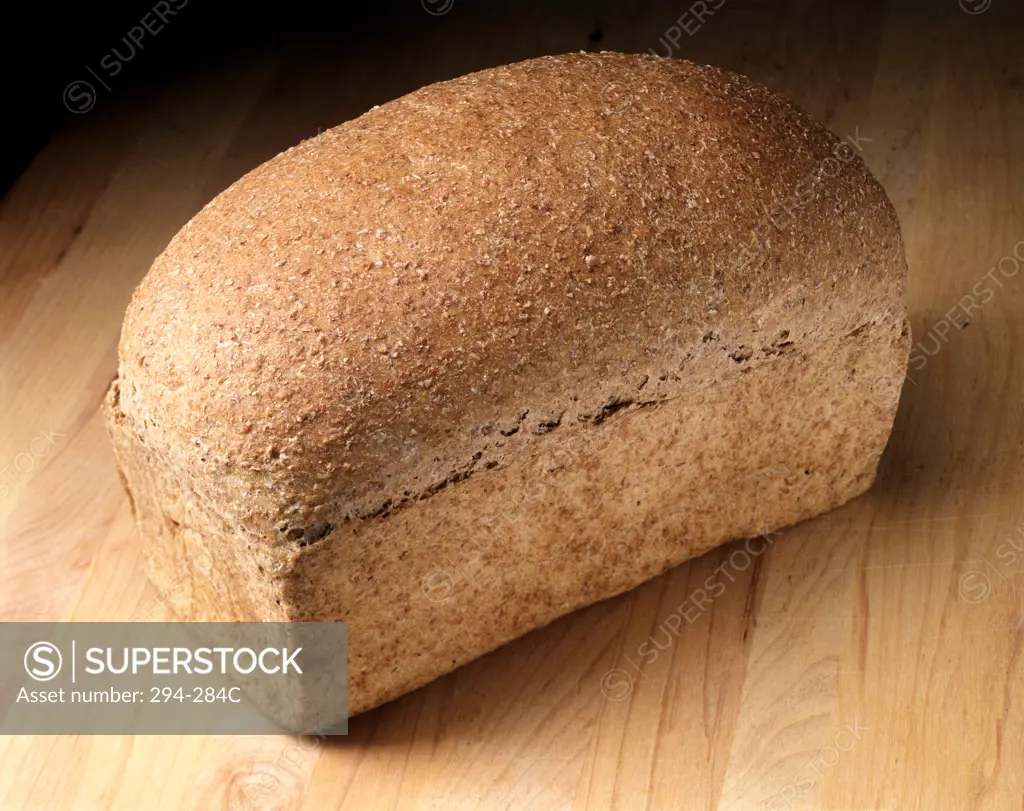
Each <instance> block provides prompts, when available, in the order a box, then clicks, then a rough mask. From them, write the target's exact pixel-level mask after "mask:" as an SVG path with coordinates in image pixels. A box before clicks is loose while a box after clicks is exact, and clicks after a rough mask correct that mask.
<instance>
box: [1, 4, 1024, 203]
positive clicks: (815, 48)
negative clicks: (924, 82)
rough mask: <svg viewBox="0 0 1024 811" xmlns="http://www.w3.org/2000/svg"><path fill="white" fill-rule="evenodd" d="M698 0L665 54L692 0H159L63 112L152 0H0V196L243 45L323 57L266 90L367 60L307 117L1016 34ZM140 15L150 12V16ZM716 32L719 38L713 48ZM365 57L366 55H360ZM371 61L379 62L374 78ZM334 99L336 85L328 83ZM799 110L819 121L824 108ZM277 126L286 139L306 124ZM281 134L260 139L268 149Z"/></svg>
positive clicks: (944, 17) (997, 7) (757, 71)
mask: <svg viewBox="0 0 1024 811" xmlns="http://www.w3.org/2000/svg"><path fill="white" fill-rule="evenodd" d="M182 2H184V6H181V4H182ZM705 2H706V5H707V6H710V7H712V8H715V11H714V14H713V16H711V17H709V18H708V19H707V20H706V21H705V23H704V24H703V25H702V26H700V30H699V31H698V32H697V33H696V34H691V35H683V36H682V37H681V38H680V39H679V41H678V44H677V45H676V46H674V47H673V49H672V52H671V53H670V54H669V53H666V49H665V47H664V43H663V40H662V39H661V38H662V37H663V35H664V34H665V32H666V30H667V29H669V28H670V27H671V26H672V25H673V24H674V23H676V22H677V21H678V20H679V19H680V18H682V17H683V16H684V15H687V14H688V10H689V9H691V8H692V7H693V6H694V2H693V0H679V2H672V3H665V2H652V1H651V0H639V1H638V2H630V0H365V2H344V0H342V1H341V2H335V3H322V4H316V3H280V2H279V3H274V4H267V5H260V4H257V3H243V2H211V0H167V4H168V5H170V6H172V7H179V8H177V13H176V14H175V15H174V16H173V17H168V18H167V20H166V23H163V24H162V25H163V27H162V29H161V30H159V31H158V32H157V33H156V34H148V33H147V34H145V35H144V36H143V37H142V40H141V43H140V46H141V47H139V48H137V49H136V50H135V53H134V54H133V55H132V56H131V58H130V59H129V60H126V61H125V62H124V63H123V64H122V66H121V67H122V69H121V70H120V71H119V72H118V74H117V75H116V76H114V77H109V89H105V88H102V87H99V86H97V87H96V90H97V99H96V104H95V107H94V108H90V109H89V110H88V111H87V112H86V113H83V114H81V115H74V114H72V113H71V112H69V109H68V106H66V105H65V103H64V93H65V90H66V89H67V88H68V87H69V85H70V84H71V83H72V82H75V81H78V80H83V79H84V80H87V81H90V82H92V83H93V84H94V85H97V81H96V79H95V78H93V77H92V76H91V75H90V73H89V70H90V69H92V70H93V71H94V72H97V73H100V74H101V78H103V76H102V69H101V68H100V63H101V60H103V59H104V57H105V56H108V55H110V54H111V53H112V50H113V49H114V48H117V49H119V51H118V52H119V53H121V54H126V55H127V54H131V50H130V47H129V46H128V45H126V44H125V37H126V35H127V34H128V32H129V31H131V30H132V29H133V28H134V27H136V26H138V25H139V24H140V21H141V20H142V19H143V17H145V16H146V15H147V13H148V12H152V10H153V9H154V7H155V6H157V5H159V3H158V2H157V0H143V2H131V3H124V2H122V3H115V4H110V5H100V4H78V5H71V4H68V5H51V4H47V3H43V2H38V3H36V4H25V3H23V4H20V5H17V6H5V7H4V10H3V11H2V12H0V14H2V20H3V22H2V23H0V61H2V62H3V64H4V72H3V73H4V78H5V79H6V88H5V89H6V104H5V105H4V106H3V107H2V108H0V109H2V110H3V112H2V115H3V118H4V126H3V146H4V148H3V153H2V155H3V157H2V159H0V196H2V195H3V194H4V193H5V192H6V191H7V190H8V189H9V188H10V187H11V185H12V184H13V183H14V182H15V180H16V179H17V177H18V176H19V175H20V174H21V172H23V171H24V169H25V167H26V166H27V165H28V164H29V163H30V162H31V161H32V159H33V157H34V156H35V155H36V154H37V153H38V151H39V150H40V149H41V148H42V146H43V145H45V143H46V142H47V141H48V140H49V139H50V138H51V137H52V136H53V134H54V132H56V131H57V130H58V129H59V128H60V127H62V126H65V125H67V124H73V123H75V122H74V119H76V118H84V117H91V116H95V115H97V111H100V112H99V114H100V115H104V114H105V112H104V111H107V112H109V111H110V109H111V108H112V107H115V106H117V105H123V106H124V107H130V105H131V104H132V103H133V100H134V101H136V102H137V101H138V100H139V98H140V97H143V98H144V97H145V96H146V95H147V94H151V93H152V92H154V89H155V88H157V87H160V86H163V85H166V83H168V82H175V81H177V80H180V79H182V78H184V77H185V76H186V75H187V74H190V73H191V74H193V75H195V74H196V73H197V72H198V71H209V70H210V68H211V66H214V65H216V64H230V63H231V62H232V61H239V60H240V58H241V57H243V56H245V57H247V58H249V59H251V58H252V57H253V55H254V54H256V55H257V58H259V56H258V55H259V54H260V53H263V52H266V53H268V54H270V53H274V54H280V53H282V49H284V51H286V52H287V53H288V54H289V59H292V60H300V61H301V60H302V59H308V60H311V61H312V62H313V63H314V64H320V65H322V66H323V72H322V73H319V74H317V80H316V81H315V82H313V83H310V82H309V81H308V75H309V71H308V70H307V71H306V75H305V76H304V77H303V78H304V81H305V82H306V85H307V86H306V87H302V86H293V87H292V88H290V89H283V90H282V91H281V92H293V93H299V94H301V93H306V92H308V93H325V92H326V93H332V92H334V90H335V88H332V85H331V82H341V81H346V80H347V81H351V78H350V77H351V76H354V75H355V76H358V75H360V74H361V73H363V74H364V75H365V74H366V73H367V72H369V71H371V70H372V71H375V74H374V76H373V78H374V83H375V85H376V90H375V91H374V93H375V94H376V95H374V93H369V92H368V93H367V94H365V96H363V97H358V93H357V94H356V95H357V98H355V99H353V98H351V95H352V93H351V90H352V89H351V88H349V91H350V92H349V94H348V95H347V96H346V97H345V98H346V99H347V101H346V103H345V106H344V108H343V109H342V108H341V107H339V109H338V115H337V116H336V117H335V120H332V121H324V122H323V123H322V126H333V125H335V124H338V123H340V122H341V121H343V120H345V119H346V118H350V117H354V116H355V115H358V114H360V113H362V112H364V111H365V109H367V108H368V107H370V106H372V105H373V104H378V103H382V102H384V101H387V100H388V99H389V98H394V97H397V96H399V95H402V94H403V93H406V92H410V91H412V90H414V89H416V88H417V87H419V86H420V85H422V84H423V83H424V82H423V78H424V75H427V76H432V78H434V79H436V80H440V79H446V78H451V77H453V76H455V75H458V74H460V73H466V72H470V71H473V70H478V69H481V68H483V67H488V66H491V65H496V64H502V63H507V62H514V61H518V60H520V59H526V58H530V57H532V56H539V55H541V54H545V53H561V52H568V51H577V50H602V49H607V50H620V51H627V52H643V51H646V50H649V49H651V50H654V51H655V52H658V53H661V54H662V55H672V56H678V57H684V58H690V59H693V60H695V61H705V62H714V63H715V64H718V65H719V66H721V67H725V68H729V69H732V70H736V71H739V72H743V73H748V75H750V76H751V77H752V78H754V79H756V80H758V81H760V82H762V83H764V84H766V85H767V86H769V87H771V88H773V89H776V90H779V91H780V92H783V93H784V94H786V93H785V91H786V83H785V82H780V81H778V80H779V79H780V78H783V77H784V76H785V75H787V74H788V75H790V76H792V74H794V73H797V74H798V75H808V74H810V75H811V76H813V77H814V78H813V81H815V82H818V83H821V84H830V83H836V84H837V86H838V85H840V84H841V85H842V92H845V93H854V94H856V93H858V92H862V91H864V90H866V88H865V87H858V85H857V83H858V81H860V79H861V78H863V80H864V81H868V76H869V71H866V70H864V67H865V66H866V65H868V64H869V63H870V61H871V60H872V59H873V57H874V55H875V54H874V53H873V51H874V50H876V49H877V37H875V36H874V34H876V33H877V31H878V30H879V29H881V27H882V25H883V23H884V21H885V19H886V15H889V14H892V13H900V14H904V15H906V14H910V15H913V16H914V17H915V20H914V23H915V25H918V26H919V30H920V37H921V38H922V40H924V39H927V38H928V37H930V36H931V35H932V29H933V27H935V26H936V24H937V23H940V22H945V23H946V24H949V23H952V24H953V25H954V26H955V27H956V29H957V30H958V31H962V33H963V35H964V36H975V35H976V34H977V32H978V31H979V30H981V27H982V26H984V27H985V28H986V29H988V30H1001V31H1003V32H1010V35H1011V36H1019V37H1020V41H1021V43H1022V45H1024V29H1022V25H1024V23H1022V19H1024V15H1022V13H1021V12H1022V10H1024V9H1022V8H1021V7H1022V6H1024V3H1022V2H1021V0H920V2H911V3H909V4H906V3H904V4H900V5H899V11H898V12H894V11H893V9H892V4H890V3H888V2H885V0H865V2H859V1H858V0H830V1H826V2H822V0H705ZM445 4H450V8H449V9H448V10H447V11H446V12H445V13H443V14H430V13H428V11H427V10H426V7H428V6H430V7H432V8H434V9H435V10H436V9H437V8H438V7H439V6H443V5H445ZM965 5H966V6H967V9H970V8H972V7H978V6H983V7H984V11H983V13H981V14H971V13H969V12H967V11H966V10H965V8H964V7H965ZM150 17H151V19H154V20H156V18H155V17H153V16H152V14H151V15H150ZM156 22H157V24H158V25H159V24H161V23H160V22H159V20H156ZM723 40H725V41H727V42H728V46H727V47H722V46H723ZM389 53H391V54H393V55H394V60H393V62H390V63H389V61H388V59H387V58H385V59H384V60H383V62H382V60H381V58H380V56H381V54H384V56H385V57H387V55H388V54H389ZM442 56H443V59H442V58H440V57H442ZM435 61H436V62H437V64H438V65H441V64H443V65H444V67H438V68H437V69H436V71H435V73H436V75H434V74H432V73H431V68H432V67H433V65H432V63H434V62H435ZM411 62H414V63H415V64H417V66H418V69H417V71H416V79H415V81H407V80H406V79H405V76H406V75H407V74H408V72H407V71H406V72H405V73H403V70H402V66H403V65H408V64H410V63H411ZM371 63H372V64H373V67H370V68H367V67H365V65H367V64H371ZM828 63H831V64H833V65H838V72H837V73H836V75H834V76H832V75H825V74H824V73H823V71H822V65H823V64H828ZM766 64H767V66H768V67H767V68H766V67H765V65H766ZM382 65H383V67H382ZM340 68H344V71H342V70H340ZM425 68H426V69H425ZM964 69H965V70H968V69H970V66H968V65H965V66H964ZM382 71H383V72H384V73H385V74H387V75H386V77H385V80H384V81H382V80H381V79H382V76H381V72H382ZM1022 71H1024V56H1022V57H1021V58H1020V59H1018V60H1017V63H1016V64H1007V65H1004V66H1003V67H1002V70H1001V74H1002V75H999V76H996V77H994V79H995V81H996V82H997V83H1003V82H1005V83H1006V85H1007V90H1008V92H1017V93H1019V92H1020V85H1021V81H1022V76H1021V73H1022ZM315 72H316V71H314V73H315ZM819 74H820V75H819ZM198 75H203V74H202V73H200V74H198ZM295 75H297V76H299V75H302V74H301V73H300V72H295ZM342 77H349V78H348V79H343V78H342ZM911 80H912V77H908V81H911ZM985 81H989V78H985ZM282 87H284V86H282ZM381 94H385V95H387V98H384V97H381ZM819 96H820V94H819ZM338 98H339V99H341V98H342V95H341V94H340V93H339V94H338ZM794 100H795V101H797V102H798V103H800V101H801V99H799V98H797V99H794ZM810 112H812V114H814V115H816V116H817V117H819V118H821V119H822V120H824V122H825V123H826V124H829V123H830V121H829V114H830V110H829V109H827V108H826V109H817V110H813V109H812V110H811V111H810ZM93 123H95V122H93ZM297 126H298V125H297ZM302 126H303V127H304V126H305V125H302ZM285 134H286V135H289V136H293V138H294V140H293V142H295V141H298V140H300V139H301V138H304V137H310V136H312V135H315V134H316V131H315V129H314V130H312V131H309V132H306V131H305V129H302V130H301V131H299V130H296V131H295V132H294V133H285ZM289 145H290V143H280V144H276V143H275V144H273V145H272V146H274V147H279V148H282V149H283V148H285V147H287V146H289ZM272 154H273V152H272V151H271V152H269V154H268V155H267V157H270V155H272Z"/></svg>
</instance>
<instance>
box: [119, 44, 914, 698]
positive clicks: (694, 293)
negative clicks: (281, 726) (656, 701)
mask: <svg viewBox="0 0 1024 811" xmlns="http://www.w3.org/2000/svg"><path fill="white" fill-rule="evenodd" d="M905 274H906V263H905V259H904V254H903V245H902V241H901V237H900V231H899V225H898V222H897V218H896V216H895V213H894V210H893V207H892V205H891V204H890V202H889V200H888V199H887V197H886V195H885V192H884V191H883V189H882V188H881V186H880V185H879V184H878V183H877V182H876V181H875V180H874V179H873V178H872V177H871V174H870V172H869V171H868V170H867V169H866V167H865V165H864V163H863V161H862V160H861V158H860V157H859V156H858V155H856V154H855V150H854V149H853V148H852V147H851V146H850V145H849V144H844V143H843V142H842V141H840V140H839V139H837V138H836V137H835V136H833V135H831V134H830V133H829V132H828V131H827V130H826V129H825V128H824V127H823V126H821V125H820V124H817V123H815V122H814V121H812V120H811V119H810V118H809V117H808V116H807V115H806V114H805V113H803V112H801V111H800V110H799V109H797V108H796V107H794V106H793V105H792V104H790V103H788V102H786V101H784V100H783V99H781V98H779V97H777V96H775V95H773V94H772V93H771V92H769V91H768V90H766V89H765V88H763V87H761V86H759V85H757V84H755V83H753V82H751V81H749V80H747V79H744V78H742V77H740V76H737V75H734V74H731V73H727V72H725V71H722V70H717V69H714V68H708V67H699V66H697V65H694V64H690V63H688V62H685V61H679V60H672V59H663V58H659V57H653V56H627V55H621V54H612V53H600V54H595V53H590V54H573V55H566V56H552V57H544V58H541V59H534V60H531V61H528V62H523V63H519V64H515V65H509V66H506V67H500V68H495V69H491V70H485V71H482V72H479V73H474V74H471V75H468V76H464V77H462V78H459V79H455V80H454V81H448V82H443V83H440V84H435V85H431V86H429V87H425V88H423V89H421V90H418V91H416V92H414V93H411V94H409V95H408V96H405V97H403V98H400V99H398V100H396V101H393V102H390V103H388V104H385V105H383V106H380V107H375V108H374V109H372V110H370V111H369V112H367V113H366V114H365V115H363V116H361V117H359V118H357V119H355V120H353V121H349V122H347V123H344V124H342V125H341V126H338V127H335V128H334V129H331V130H328V131H327V132H324V133H323V134H322V135H319V136H317V137H316V138H313V139H311V140H308V141H305V142H303V143H301V144H300V145H298V146H296V147H294V148H292V149H289V150H288V151H286V152H284V153H282V154H280V155H278V156H277V157H275V158H273V159H272V160H270V161H268V162H267V163H265V164H263V165H262V166H259V167H257V168H256V169H254V170H253V171H251V172H250V173H248V174H247V175H245V176H244V177H243V178H241V179H240V180H238V181H237V182H236V183H235V184H234V185H232V186H231V187H230V188H228V189H227V190H226V191H224V192H223V193H222V194H220V195H219V196H218V197H217V198H216V199H214V200H213V201H212V202H210V203H209V204H208V205H207V206H206V207H205V208H203V209H202V211H200V212H199V213H198V214H197V215H196V216H195V217H194V218H193V219H192V220H191V222H189V223H187V224H186V225H185V226H184V227H183V228H182V230H181V231H180V232H179V233H178V234H177V235H176V236H175V237H174V239H173V240H172V241H171V243H170V244H169V245H168V247H167V249H166V250H165V251H164V252H163V253H162V254H161V255H160V256H159V257H158V258H157V259H156V261H155V262H154V264H153V266H152V268H151V269H150V271H149V273H148V274H147V275H146V277H145V279H144V280H143V281H142V283H141V284H140V286H139V288H138V289H137V290H136V292H135V294H134V296H133V298H132V301H131V305H130V307H129V309H128V313H127V316H126V319H125V322H124V329H123V333H122V337H121V342H120V347H119V362H120V363H119V376H118V379H117V380H115V381H114V383H113V385H112V387H111V390H110V392H109V395H108V398H107V401H106V413H107V420H108V425H109V431H110V434H111V437H112V440H113V445H114V449H115V454H116V458H117V462H118V466H119V469H120V471H121V474H122V478H123V481H124V483H125V486H126V489H127V492H128V494H129V497H130V501H131V503H132V509H133V512H134V514H135V517H136V520H137V522H138V526H139V531H140V535H141V538H142V543H143V545H144V548H145V557H146V560H147V565H148V572H149V575H150V577H151V578H152V580H153V582H154V583H155V584H156V586H157V587H158V588H159V589H160V590H161V591H162V592H163V593H164V594H165V596H166V598H167V599H168V600H169V601H170V602H171V604H172V605H173V608H174V610H175V611H176V613H177V614H178V615H179V616H181V617H182V618H184V619H189V620H262V621H269V620H292V621H345V622H347V623H348V626H349V668H350V670H349V688H350V693H349V704H350V712H351V713H352V714H355V713H358V712H360V711H363V710H366V709H368V708H371V707H374V706H376V705H378V704H381V703H382V702H385V701H388V700H389V699H392V698H394V697H396V696H398V695H401V694H402V693H405V692H407V691H409V690H412V689H414V688H416V687H418V686H420V685H423V684H425V683H426V682H428V681H430V680H431V679H434V678H436V677H437V676H439V675H441V674H443V673H447V672H449V671H451V670H453V669H455V668H457V667H459V666H460V665H462V664H464V663H466V662H468V661H470V660H472V659H474V658H476V657H478V656H480V655H482V654H484V653H486V652H487V651H490V650H492V649H494V648H496V647H497V646H499V645H502V644H504V643H506V642H508V641H509V640H512V639H514V638H516V637H518V636H520V635H522V634H524V633H526V632H528V631H530V630H531V629H534V628H537V627H539V626H543V625H545V624H546V623H549V622H551V621H552V620H554V619H556V618H557V617H560V616H562V615H564V614H566V613H567V612H571V611H573V610H574V609H577V608H579V607H581V606H585V605H587V604H589V603H593V602H594V601H597V600H602V599H605V598H607V597H611V596H612V595H615V594H618V593H620V592H623V591H625V590H628V589H631V588H633V587H635V586H637V585H638V584H639V583H642V582H643V581H645V580H647V579H648V578H651V577H654V576H655V575H658V574H659V573H661V572H664V571H665V570H666V569H668V568H670V567H672V566H675V565H677V564H678V563H680V562H681V561H684V560H686V559H687V558H690V557H693V556H695V555H699V554H701V553H703V552H705V551H707V550H708V549H711V548H712V547H714V546H716V545H718V544H722V543H724V542H726V541H729V540H733V539H741V538H749V537H755V536H757V535H758V534H761V533H764V532H765V531H766V530H772V529H775V528H779V527H782V526H785V525H788V524H792V523H794V522H797V521H800V520H802V519H806V518H808V517H810V516H813V515H816V514H818V513H821V512H823V511H825V510H828V509H831V508H833V507H835V506H837V505H839V504H842V503H843V502H845V501H847V500H848V499H851V498H853V497H854V496H857V495H858V494H860V493H862V492H864V490H866V489H867V488H868V487H869V486H870V485H871V483H872V481H873V479H874V476H875V472H876V467H877V464H878V460H879V456H880V454H881V453H882V450H883V448H884V446H885V444H886V441H887V439H888V436H889V433H890V430H891V427H892V422H893V418H894V413H895V410H896V406H897V401H898V399H899V391H900V386H901V383H902V379H903V375H904V371H905V367H906V362H907V355H908V349H909V343H910V338H909V330H908V327H907V322H906V318H905V305H904V298H903V295H904V281H905ZM596 688H597V685H595V689H596Z"/></svg>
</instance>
